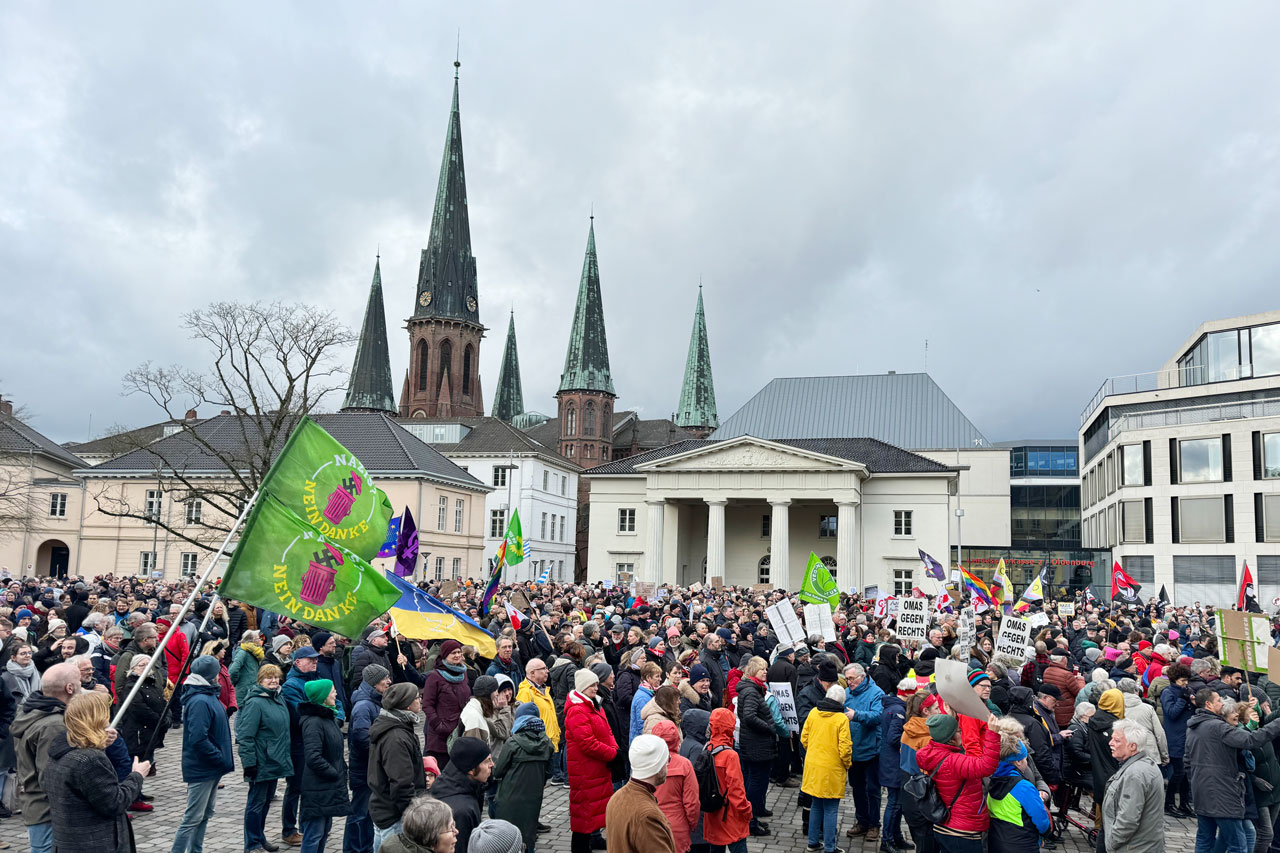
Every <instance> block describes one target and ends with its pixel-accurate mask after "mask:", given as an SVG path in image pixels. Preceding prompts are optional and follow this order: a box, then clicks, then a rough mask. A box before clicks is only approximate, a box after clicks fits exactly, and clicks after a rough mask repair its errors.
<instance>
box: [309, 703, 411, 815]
mask: <svg viewBox="0 0 1280 853" xmlns="http://www.w3.org/2000/svg"><path fill="white" fill-rule="evenodd" d="M298 715H299V716H300V717H301V718H302V804H301V806H299V808H298V817H299V818H300V819H301V820H315V819H316V818H322V817H342V816H343V815H347V814H350V813H351V800H350V799H349V798H348V797H347V761H346V759H345V758H344V757H343V743H342V730H341V729H339V728H338V719H337V716H336V715H335V714H334V712H333V711H330V710H329V709H328V708H326V707H324V706H323V705H317V704H315V703H314V702H303V703H302V704H301V705H299V706H298ZM419 763H421V762H419Z"/></svg>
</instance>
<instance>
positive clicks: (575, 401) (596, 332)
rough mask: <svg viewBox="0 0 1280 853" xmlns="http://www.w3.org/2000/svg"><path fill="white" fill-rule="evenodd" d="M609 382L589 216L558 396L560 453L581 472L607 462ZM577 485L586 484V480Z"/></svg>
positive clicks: (610, 411) (593, 233)
mask: <svg viewBox="0 0 1280 853" xmlns="http://www.w3.org/2000/svg"><path fill="white" fill-rule="evenodd" d="M617 396H618V395H617V394H615V393H614V391H613V378H612V377H611V376H610V374H609V341H608V340H607V338H606V337H605V333H604V305H603V303H602V302H601V299H600V266H599V264H598V263H597V262H596V228H595V217H592V222H591V227H590V230H589V231H588V232H587V254H586V257H585V258H584V259H583V262H582V279H581V281H580V282H579V283H578V304H577V306H576V307H575V308H574V310H573V328H572V329H571V330H570V332H569V349H568V350H567V351H566V352H565V356H564V372H563V373H561V374H560V390H559V391H558V392H556V408H557V417H559V419H560V440H559V446H558V450H559V451H560V455H561V456H564V457H566V458H568V459H572V460H573V461H574V462H576V463H577V464H579V465H581V466H582V467H583V468H592V467H595V466H596V465H602V464H604V463H605V462H608V461H609V458H610V456H609V451H610V450H611V449H612V447H613V402H614V400H616V399H617ZM579 482H581V483H583V484H584V485H585V484H586V482H587V481H586V480H585V479H580V480H579Z"/></svg>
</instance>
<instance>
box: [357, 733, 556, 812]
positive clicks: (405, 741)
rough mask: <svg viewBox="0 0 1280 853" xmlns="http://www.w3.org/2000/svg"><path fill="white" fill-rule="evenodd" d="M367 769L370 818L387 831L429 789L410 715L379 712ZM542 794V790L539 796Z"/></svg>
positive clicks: (370, 739)
mask: <svg viewBox="0 0 1280 853" xmlns="http://www.w3.org/2000/svg"><path fill="white" fill-rule="evenodd" d="M365 769H366V772H367V775H366V777H365V780H366V784H367V785H368V786H369V816H370V817H371V818H373V823H374V825H375V826H377V827H378V828H379V829H386V828H387V827H388V826H391V825H392V824H394V823H395V822H396V821H398V820H400V816H401V815H403V814H404V810H405V809H406V808H407V807H408V806H409V802H410V801H411V800H412V799H413V798H414V797H416V796H418V795H419V794H422V793H425V792H426V790H427V774H426V772H425V771H424V770H423V769H422V743H421V742H420V741H419V740H418V733H417V732H416V731H415V730H414V721H413V719H412V717H411V716H410V715H408V714H404V715H403V716H400V715H397V714H393V713H392V712H390V711H386V710H381V711H379V714H378V717H377V719H375V720H374V721H373V723H372V724H371V725H370V726H369V758H368V762H367V764H366V768H365ZM541 792H542V789H541V788H539V789H538V793H539V795H541Z"/></svg>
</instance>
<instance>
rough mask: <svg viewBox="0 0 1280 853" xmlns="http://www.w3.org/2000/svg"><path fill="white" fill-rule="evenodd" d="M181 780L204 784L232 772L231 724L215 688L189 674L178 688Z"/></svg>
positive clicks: (233, 765)
mask: <svg viewBox="0 0 1280 853" xmlns="http://www.w3.org/2000/svg"><path fill="white" fill-rule="evenodd" d="M182 723H183V725H182V781H184V782H208V781H211V780H214V779H221V778H222V777H223V776H225V775H226V774H228V773H230V772H231V771H232V770H235V769H236V762H235V758H234V757H233V756H232V753H231V725H230V723H229V722H228V721H227V712H226V710H225V709H224V708H223V706H222V703H221V702H220V701H218V686H217V685H216V684H209V683H208V682H207V681H205V680H204V679H203V678H201V677H200V676H198V675H196V674H195V673H192V674H191V675H188V676H187V680H186V683H185V684H184V685H183V687H182Z"/></svg>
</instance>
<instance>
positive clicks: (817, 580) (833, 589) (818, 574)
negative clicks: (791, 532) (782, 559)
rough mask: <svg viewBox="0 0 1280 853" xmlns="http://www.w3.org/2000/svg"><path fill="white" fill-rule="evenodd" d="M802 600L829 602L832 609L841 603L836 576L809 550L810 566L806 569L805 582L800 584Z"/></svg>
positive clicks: (811, 602) (820, 602)
mask: <svg viewBox="0 0 1280 853" xmlns="http://www.w3.org/2000/svg"><path fill="white" fill-rule="evenodd" d="M800 600H801V601H807V602H809V603H810V604H823V603H826V604H829V605H830V606H831V609H832V610H835V609H836V605H837V604H839V603H840V588H839V587H838V586H836V582H835V578H833V577H831V572H830V571H828V569H827V567H826V566H825V565H824V564H823V562H822V561H821V560H819V559H818V555H817V554H814V553H813V552H812V551H811V552H809V566H808V567H807V568H806V569H805V570H804V582H803V583H801V584H800Z"/></svg>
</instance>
